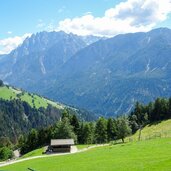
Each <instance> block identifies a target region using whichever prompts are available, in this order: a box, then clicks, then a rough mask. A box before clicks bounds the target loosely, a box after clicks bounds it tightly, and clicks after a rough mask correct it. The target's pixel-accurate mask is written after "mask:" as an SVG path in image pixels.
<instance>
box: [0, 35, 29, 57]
mask: <svg viewBox="0 0 171 171" xmlns="http://www.w3.org/2000/svg"><path fill="white" fill-rule="evenodd" d="M30 36H31V34H30V33H26V34H24V35H23V36H21V37H19V36H15V37H9V38H6V39H0V47H1V48H0V54H8V53H10V52H11V51H12V50H13V49H15V48H16V47H17V46H19V45H20V44H21V43H23V41H24V40H25V39H26V38H27V37H30Z"/></svg>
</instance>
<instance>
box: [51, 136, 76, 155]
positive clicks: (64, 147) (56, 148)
mask: <svg viewBox="0 0 171 171" xmlns="http://www.w3.org/2000/svg"><path fill="white" fill-rule="evenodd" d="M72 145H74V140H73V139H52V140H51V143H50V150H51V152H53V153H66V152H71V146H72Z"/></svg>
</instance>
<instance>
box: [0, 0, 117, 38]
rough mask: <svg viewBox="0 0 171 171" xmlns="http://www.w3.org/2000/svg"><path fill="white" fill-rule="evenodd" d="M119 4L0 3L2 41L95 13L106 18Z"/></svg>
mask: <svg viewBox="0 0 171 171" xmlns="http://www.w3.org/2000/svg"><path fill="white" fill-rule="evenodd" d="M119 2H120V1H119V0H115V1H112V0H86V1H82V0H1V4H0V21H1V23H0V32H1V34H0V39H2V38H6V37H8V36H9V34H8V32H12V34H11V35H14V36H16V35H18V36H22V35H23V34H25V33H35V32H39V31H41V30H42V28H38V27H37V25H38V23H39V22H40V20H42V22H44V23H46V24H47V25H48V24H50V23H53V24H54V25H55V24H56V25H57V24H58V22H59V21H60V20H64V19H65V18H74V17H76V16H82V15H84V14H85V13H87V12H92V13H93V15H94V16H103V14H104V11H105V10H106V9H109V8H111V7H113V6H114V5H115V4H117V3H119Z"/></svg>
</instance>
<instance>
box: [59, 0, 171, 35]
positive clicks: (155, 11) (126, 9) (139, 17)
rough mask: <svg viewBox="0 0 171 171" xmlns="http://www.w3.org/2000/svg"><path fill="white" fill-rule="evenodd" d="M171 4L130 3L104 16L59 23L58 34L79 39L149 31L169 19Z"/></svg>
mask: <svg viewBox="0 0 171 171" xmlns="http://www.w3.org/2000/svg"><path fill="white" fill-rule="evenodd" d="M169 13H171V0H127V1H126V2H121V3H120V4H118V5H116V6H115V7H114V8H111V9H108V10H106V11H105V13H104V16H102V17H94V16H93V15H92V14H89V13H88V14H85V15H83V16H81V17H76V18H73V19H70V18H67V19H65V20H63V21H60V22H59V25H58V28H57V29H56V30H63V31H65V32H67V33H69V32H72V33H74V34H78V35H91V34H92V35H98V36H109V37H110V36H114V35H116V34H119V33H127V32H138V31H149V30H151V29H152V28H153V27H154V26H156V24H158V23H159V22H162V21H164V20H166V19H167V16H168V14H169Z"/></svg>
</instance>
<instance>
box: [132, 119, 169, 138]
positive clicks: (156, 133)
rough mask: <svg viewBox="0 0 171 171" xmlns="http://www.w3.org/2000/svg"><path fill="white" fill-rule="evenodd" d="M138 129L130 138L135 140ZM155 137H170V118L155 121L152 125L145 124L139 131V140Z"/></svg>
mask: <svg viewBox="0 0 171 171" xmlns="http://www.w3.org/2000/svg"><path fill="white" fill-rule="evenodd" d="M138 135H139V131H137V132H136V133H135V134H134V135H133V136H131V137H130V139H132V140H137V139H138ZM157 137H162V138H165V137H171V119H169V120H166V121H162V122H160V123H156V124H154V125H147V126H146V127H145V128H143V130H142V131H141V140H148V139H153V138H157Z"/></svg>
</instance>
